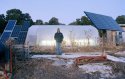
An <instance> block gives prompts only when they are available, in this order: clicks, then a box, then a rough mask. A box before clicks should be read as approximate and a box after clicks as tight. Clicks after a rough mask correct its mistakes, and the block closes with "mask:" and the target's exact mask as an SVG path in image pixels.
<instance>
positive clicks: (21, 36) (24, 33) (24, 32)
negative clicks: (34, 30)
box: [17, 21, 30, 44]
mask: <svg viewBox="0 0 125 79" xmlns="http://www.w3.org/2000/svg"><path fill="white" fill-rule="evenodd" d="M29 27H30V22H29V21H24V23H23V26H22V28H21V31H20V33H19V35H18V39H17V43H18V44H24V43H25V39H26V36H27V31H28V28H29Z"/></svg>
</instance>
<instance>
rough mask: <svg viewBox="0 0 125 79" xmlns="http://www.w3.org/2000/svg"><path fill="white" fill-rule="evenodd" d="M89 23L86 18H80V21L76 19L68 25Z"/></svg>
mask: <svg viewBox="0 0 125 79" xmlns="http://www.w3.org/2000/svg"><path fill="white" fill-rule="evenodd" d="M91 24H92V23H91V21H90V20H89V19H88V18H87V17H86V16H82V17H81V18H80V19H79V18H78V19H76V21H74V22H72V23H70V24H69V25H91Z"/></svg>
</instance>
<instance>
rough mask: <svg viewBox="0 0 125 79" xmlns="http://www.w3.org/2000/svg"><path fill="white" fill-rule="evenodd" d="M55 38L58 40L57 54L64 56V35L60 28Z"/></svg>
mask: <svg viewBox="0 0 125 79" xmlns="http://www.w3.org/2000/svg"><path fill="white" fill-rule="evenodd" d="M54 38H55V40H56V54H57V55H61V54H62V50H61V43H62V41H63V34H62V33H61V32H60V29H59V28H58V29H57V32H56V33H55V36H54Z"/></svg>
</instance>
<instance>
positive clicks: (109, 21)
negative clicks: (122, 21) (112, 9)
mask: <svg viewBox="0 0 125 79" xmlns="http://www.w3.org/2000/svg"><path fill="white" fill-rule="evenodd" d="M84 13H85V14H86V15H87V17H88V18H89V19H90V20H91V21H92V23H93V24H94V26H95V27H96V28H97V29H99V30H113V31H123V29H122V28H121V27H120V26H119V25H118V24H117V23H116V21H115V20H113V18H112V17H110V16H105V15H100V14H95V13H90V12H84Z"/></svg>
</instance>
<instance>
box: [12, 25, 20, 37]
mask: <svg viewBox="0 0 125 79" xmlns="http://www.w3.org/2000/svg"><path fill="white" fill-rule="evenodd" d="M21 27H22V26H21V25H16V26H15V27H14V29H13V32H12V34H11V37H13V38H17V37H18V35H19V33H20V30H21Z"/></svg>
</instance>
